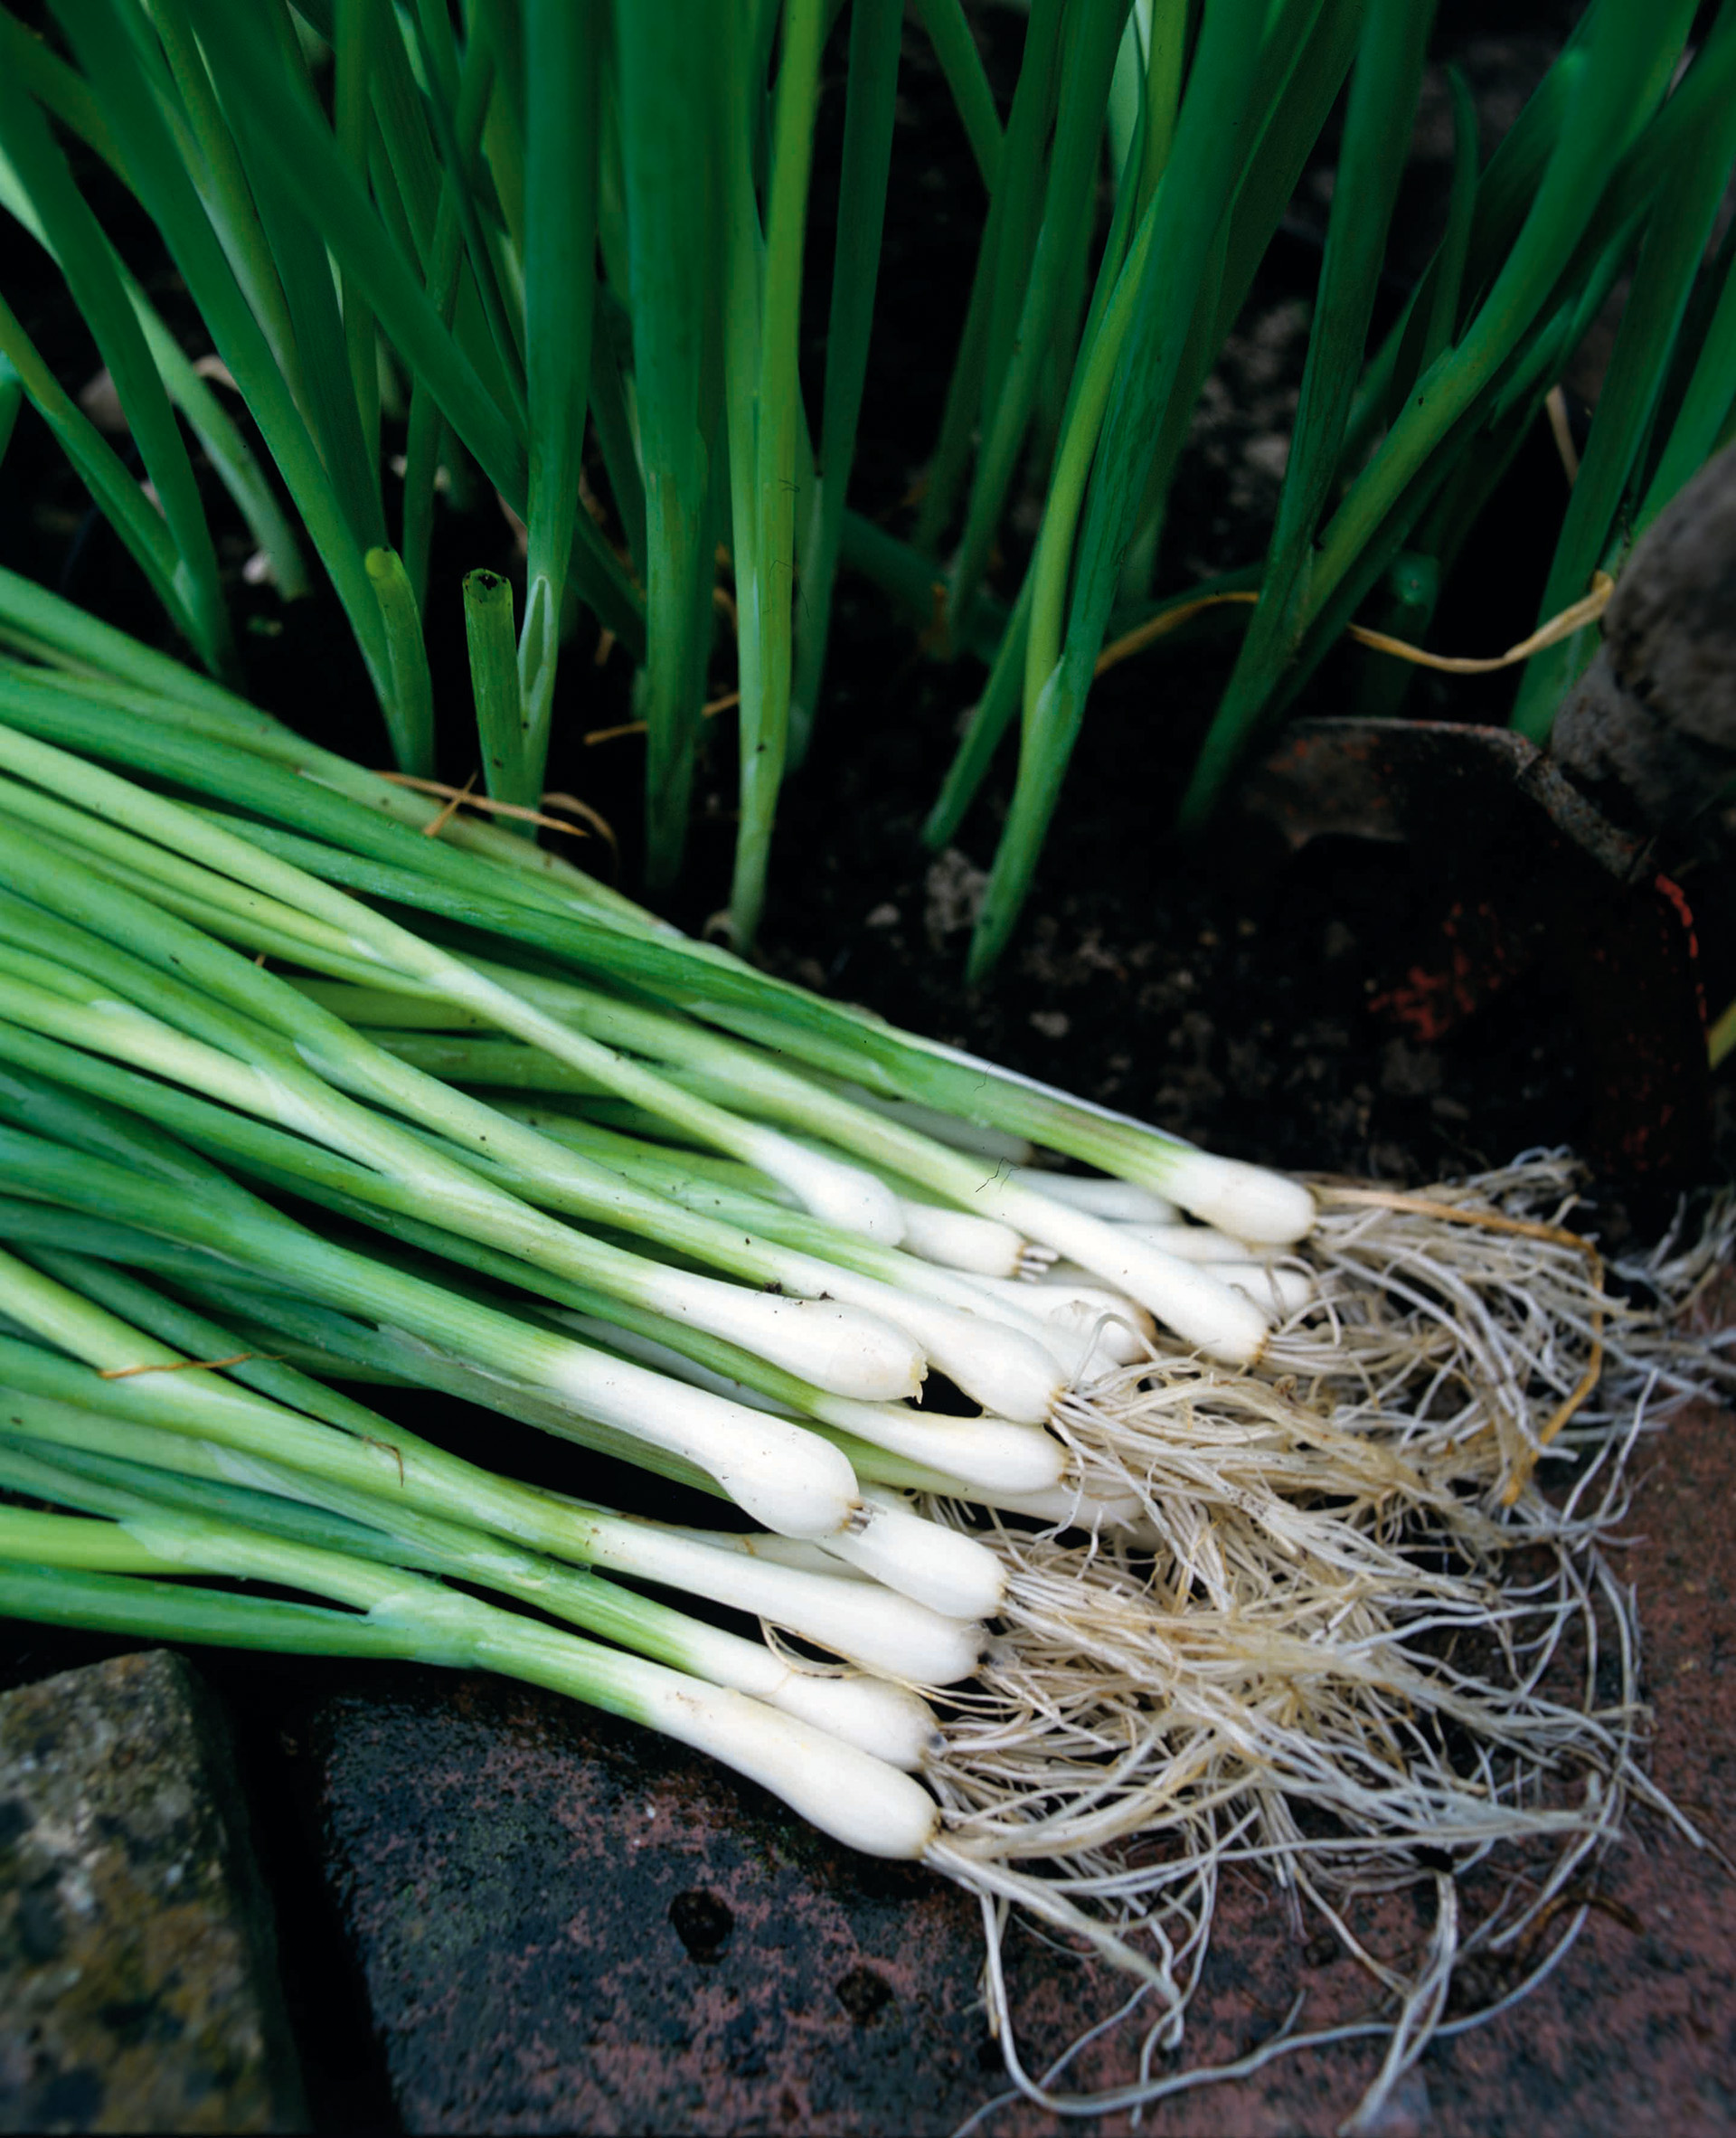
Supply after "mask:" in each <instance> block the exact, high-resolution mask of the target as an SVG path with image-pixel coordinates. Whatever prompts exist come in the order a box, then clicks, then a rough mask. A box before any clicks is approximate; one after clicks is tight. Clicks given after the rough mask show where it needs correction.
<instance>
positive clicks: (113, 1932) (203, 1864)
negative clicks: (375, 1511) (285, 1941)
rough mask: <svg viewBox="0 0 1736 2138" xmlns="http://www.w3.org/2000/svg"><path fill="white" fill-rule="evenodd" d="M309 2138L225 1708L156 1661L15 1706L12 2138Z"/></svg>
mask: <svg viewBox="0 0 1736 2138" xmlns="http://www.w3.org/2000/svg"><path fill="white" fill-rule="evenodd" d="M304 2128H306V2123H305V2118H304V2113H303V2108H302V2095H301V2087H300V2083H299V2079H298V2077H297V2069H296V2062H295V2056H294V2051H293V2048H292V2046H291V2044H290V2040H289V2034H288V2022H287V2020H285V2018H284V2016H283V2011H282V2006H281V2000H280V1995H279V1991H278V1982H277V1975H276V1972H275V1954H274V1948H273V1939H272V1933H271V1924H270V1916H269V1906H268V1904H267V1901H266V1897H265V1894H264V1890H263V1887H261V1885H260V1882H259V1874H258V1872H257V1869H256V1868H255V1867H254V1865H253V1862H252V1859H251V1855H250V1845H249V1841H248V1838H247V1818H246V1812H245V1810H244V1808H243V1805H242V1802H241V1794H240V1791H239V1789H238V1786H237V1783H236V1781H235V1777H234V1773H233V1767H232V1762H231V1755H230V1751H229V1746H228V1742H227V1738H226V1735H225V1731H224V1727H223V1724H222V1717H221V1716H220V1715H219V1714H218V1712H217V1710H216V1708H215V1706H214V1704H213V1703H212V1699H211V1698H210V1696H209V1695H208V1694H207V1693H206V1692H205V1691H204V1690H203V1687H202V1686H201V1685H200V1683H199V1681H198V1679H196V1678H195V1677H194V1675H193V1671H192V1670H190V1669H189V1667H188V1665H187V1664H186V1663H185V1662H184V1661H183V1660H182V1659H181V1658H180V1657H178V1656H175V1655H171V1654H168V1653H166V1652H165V1651H160V1650H157V1651H148V1652H146V1653H143V1654H136V1655H123V1656H118V1657H116V1658H114V1659H113V1660H110V1661H108V1662H104V1663H99V1664H94V1665H92V1666H90V1668H88V1669H84V1670H69V1671H65V1672H63V1673H61V1675H60V1676H58V1677H54V1678H50V1679H43V1680H42V1682H40V1683H38V1684H35V1685H28V1686H24V1687H23V1688H21V1689H18V1690H16V1691H14V1692H9V1693H6V1694H5V1695H4V1696H0V2130H5V2131H185V2132H200V2131H283V2130H297V2129H304Z"/></svg>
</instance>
